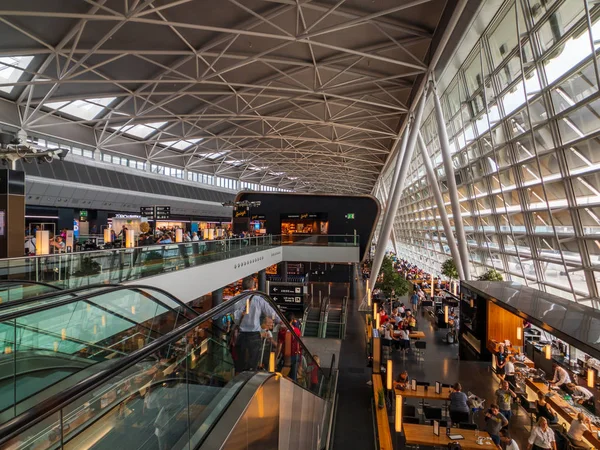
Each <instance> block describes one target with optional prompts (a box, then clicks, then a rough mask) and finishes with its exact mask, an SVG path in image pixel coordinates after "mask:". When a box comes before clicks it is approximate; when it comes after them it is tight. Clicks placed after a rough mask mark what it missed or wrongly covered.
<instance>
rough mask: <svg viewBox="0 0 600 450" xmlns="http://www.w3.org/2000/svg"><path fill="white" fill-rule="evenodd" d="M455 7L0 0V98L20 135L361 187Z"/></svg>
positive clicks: (253, 176)
mask: <svg viewBox="0 0 600 450" xmlns="http://www.w3.org/2000/svg"><path fill="white" fill-rule="evenodd" d="M451 4H453V2H451V1H450V2H448V5H446V1H442V0H319V1H311V0H223V1H221V2H218V3H215V2H214V0H85V1H80V2H48V1H46V0H28V1H22V0H18V1H17V0H3V1H2V5H1V6H0V36H3V39H1V40H0V69H8V70H13V73H12V75H13V76H12V77H11V78H10V79H6V78H2V75H1V74H2V72H0V95H3V96H6V97H8V98H9V99H11V100H13V101H15V102H16V103H17V105H18V108H19V113H20V118H21V128H22V129H24V130H25V131H26V132H28V133H37V134H44V133H47V132H48V129H49V128H50V127H60V126H65V127H73V126H79V127H86V128H88V129H90V128H91V129H93V130H94V136H95V140H96V145H97V147H98V148H99V149H101V150H104V151H109V152H113V153H122V154H129V152H131V151H132V148H131V145H130V141H131V140H135V141H136V142H139V143H142V144H143V148H144V149H145V151H144V154H143V155H140V154H136V155H135V156H137V157H143V158H144V159H147V160H149V161H150V162H153V161H156V162H157V163H160V164H167V165H173V166H177V167H184V168H186V169H188V170H194V171H200V172H207V171H209V173H211V174H215V175H221V176H227V177H231V178H239V179H241V180H244V181H248V182H252V183H266V184H269V185H273V186H278V185H279V186H285V187H286V188H287V189H294V190H296V191H301V192H316V191H319V192H333V193H370V192H371V191H372V189H373V186H374V184H375V182H376V180H377V178H378V176H379V174H380V172H381V170H382V168H383V166H384V164H385V162H386V159H387V158H388V156H389V154H390V151H391V150H392V146H393V143H394V140H395V138H396V137H397V133H398V130H399V126H400V123H401V121H402V120H403V119H404V117H405V115H406V113H407V111H408V109H409V107H410V101H411V90H412V89H413V85H414V84H415V83H416V82H417V80H418V79H419V76H422V74H424V73H425V72H426V71H427V64H428V62H429V61H428V60H427V58H428V56H429V55H430V50H431V49H430V46H431V43H432V39H433V37H434V32H435V31H436V28H437V26H438V24H439V22H440V19H441V18H442V14H443V13H444V9H445V8H450V5H451ZM22 57H28V58H30V57H33V59H32V60H31V62H30V63H29V65H27V66H26V67H22V66H23V65H25V63H24V61H29V60H28V59H27V60H25V59H21V60H19V58H22ZM19 61H21V64H20V65H19ZM19 73H22V75H21V76H20V77H18V76H17V77H15V76H14V75H15V74H17V75H18V74H19ZM82 100H93V102H84V101H82ZM78 108H87V110H86V112H85V113H83V112H82V113H81V114H78V113H77V111H78ZM97 111H100V112H97ZM51 115H60V116H63V117H68V118H69V119H72V120H70V121H62V122H57V121H52V122H48V121H46V120H45V119H47V118H48V117H50V116H51ZM90 117H91V118H90ZM61 124H64V125H61ZM132 135H133V136H132ZM123 137H126V138H127V139H123ZM180 140H185V141H186V143H185V144H182V143H179V141H180ZM188 142H189V143H190V145H189V146H187V143H188ZM139 147H140V146H136V147H135V148H136V149H138V148H139ZM215 155H220V156H218V157H215Z"/></svg>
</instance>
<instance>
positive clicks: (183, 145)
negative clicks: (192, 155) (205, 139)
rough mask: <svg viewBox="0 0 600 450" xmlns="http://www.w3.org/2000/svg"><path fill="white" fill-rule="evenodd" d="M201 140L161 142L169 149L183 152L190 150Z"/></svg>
mask: <svg viewBox="0 0 600 450" xmlns="http://www.w3.org/2000/svg"><path fill="white" fill-rule="evenodd" d="M201 140H202V139H188V140H186V141H166V142H162V144H163V145H166V146H168V147H170V148H176V149H177V150H185V149H187V148H190V147H191V146H192V145H194V144H197V143H198V142H200V141H201Z"/></svg>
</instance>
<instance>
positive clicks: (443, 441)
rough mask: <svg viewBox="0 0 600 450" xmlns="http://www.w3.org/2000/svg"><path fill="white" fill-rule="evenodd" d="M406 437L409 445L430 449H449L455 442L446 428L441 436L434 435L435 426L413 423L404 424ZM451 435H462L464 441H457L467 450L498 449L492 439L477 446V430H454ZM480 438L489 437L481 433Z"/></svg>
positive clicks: (442, 429) (441, 432)
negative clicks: (423, 446) (449, 437)
mask: <svg viewBox="0 0 600 450" xmlns="http://www.w3.org/2000/svg"><path fill="white" fill-rule="evenodd" d="M403 428H404V436H405V438H406V443H407V444H409V445H426V446H429V447H447V446H448V444H449V443H450V442H454V441H452V440H450V439H448V437H447V436H446V428H443V427H440V435H439V436H436V435H435V434H433V426H431V425H416V424H412V423H406V424H404V427H403ZM450 431H451V434H461V435H462V436H463V437H464V439H461V440H459V441H457V442H458V443H460V446H461V447H462V448H463V449H466V450H481V449H482V448H483V449H485V448H489V449H494V450H495V449H496V446H495V445H494V444H493V443H492V441H491V440H490V439H486V440H485V442H484V444H483V445H479V444H477V438H476V437H475V430H463V429H459V428H452V429H451V430H450ZM479 435H480V436H484V437H489V434H487V433H486V432H484V431H480V432H479Z"/></svg>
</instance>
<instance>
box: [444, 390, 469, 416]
mask: <svg viewBox="0 0 600 450" xmlns="http://www.w3.org/2000/svg"><path fill="white" fill-rule="evenodd" d="M452 389H453V390H452V393H451V394H450V406H449V407H448V411H449V412H450V420H451V421H452V424H459V423H467V422H469V404H468V401H469V398H468V397H467V394H465V393H464V392H463V391H462V386H461V384H460V383H456V384H455V385H454V386H453V387H452Z"/></svg>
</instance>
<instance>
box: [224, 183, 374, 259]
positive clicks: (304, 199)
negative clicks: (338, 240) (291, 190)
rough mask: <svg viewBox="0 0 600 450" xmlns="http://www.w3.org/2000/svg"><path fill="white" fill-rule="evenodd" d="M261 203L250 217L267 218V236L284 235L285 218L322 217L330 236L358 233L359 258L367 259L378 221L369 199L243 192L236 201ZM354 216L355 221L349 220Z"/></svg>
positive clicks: (252, 211) (371, 198) (364, 197)
mask: <svg viewBox="0 0 600 450" xmlns="http://www.w3.org/2000/svg"><path fill="white" fill-rule="evenodd" d="M242 200H247V201H250V202H254V201H260V202H261V204H260V206H258V207H253V208H251V209H250V215H251V216H252V215H255V214H258V215H264V216H265V220H266V229H267V233H269V234H273V235H279V234H281V219H282V215H287V214H319V215H321V216H322V217H324V218H326V221H327V222H328V225H329V226H328V234H329V235H338V236H352V235H354V232H355V231H356V234H358V235H359V240H360V258H361V260H362V259H363V258H364V257H365V254H366V252H367V244H368V243H370V242H371V238H372V233H373V232H374V231H375V225H376V224H377V220H378V218H379V210H380V207H379V202H378V201H377V199H376V198H375V197H372V196H370V195H361V196H351V195H310V194H306V195H304V194H279V193H276V194H275V193H263V192H240V193H238V195H237V197H236V201H242ZM348 214H352V216H351V217H352V218H348V217H347V216H348Z"/></svg>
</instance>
